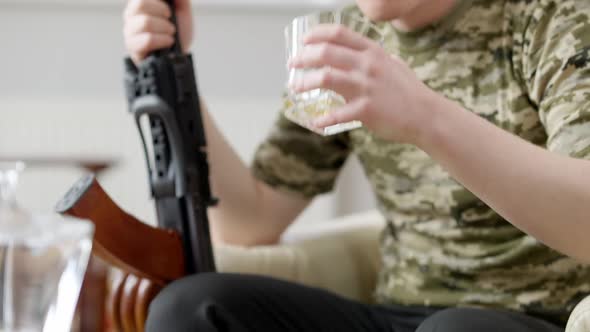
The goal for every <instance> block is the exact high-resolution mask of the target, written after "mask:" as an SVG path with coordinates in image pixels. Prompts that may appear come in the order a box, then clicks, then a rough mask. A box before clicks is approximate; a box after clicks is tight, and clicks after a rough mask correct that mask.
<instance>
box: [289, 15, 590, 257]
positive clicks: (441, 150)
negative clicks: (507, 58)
mask: <svg viewBox="0 0 590 332" xmlns="http://www.w3.org/2000/svg"><path fill="white" fill-rule="evenodd" d="M307 43H308V44H310V45H315V44H317V45H319V46H321V47H310V48H308V49H307V51H304V52H303V54H302V55H300V56H299V57H297V58H295V59H293V60H292V61H291V66H293V67H303V68H305V67H323V66H331V67H334V68H344V69H336V70H330V71H329V72H324V73H322V74H321V75H313V74H309V75H307V76H306V77H304V78H303V80H302V81H301V82H299V83H298V85H296V86H294V87H293V88H294V89H296V90H298V91H306V90H311V89H315V88H326V89H333V90H335V91H337V92H339V93H341V94H342V95H343V96H344V97H345V98H347V100H348V103H347V104H346V105H345V106H343V107H341V109H340V110H338V111H336V112H333V113H331V114H329V115H326V116H325V117H324V118H323V119H319V120H318V121H316V125H317V126H319V127H325V126H328V125H332V124H335V123H340V122H347V121H351V120H360V121H362V122H363V124H364V125H365V126H366V127H367V128H369V129H371V130H372V131H373V132H374V133H375V134H376V135H378V136H380V137H382V138H384V139H387V140H391V141H396V142H406V143H411V144H415V145H417V146H418V147H419V148H421V149H422V150H424V151H426V152H427V153H428V154H429V155H430V156H432V157H433V158H434V159H435V160H436V161H437V162H439V163H440V164H442V166H443V167H444V168H445V169H446V170H447V171H448V172H449V173H450V174H451V175H452V176H453V177H454V178H455V179H457V180H458V181H459V182H460V183H461V184H463V185H464V186H465V187H466V188H468V189H469V190H471V191H472V192H473V193H474V194H475V195H476V196H478V197H479V198H481V199H482V200H483V201H484V202H486V203H487V204H488V205H490V206H491V207H492V208H493V209H494V210H495V211H497V212H498V213H499V214H500V215H502V216H503V217H504V218H505V219H507V220H508V221H510V222H511V223H513V224H514V225H515V226H517V227H519V228H521V229H522V230H524V231H526V232H527V233H529V234H531V235H532V236H534V237H536V238H538V239H540V240H541V241H543V242H544V243H546V244H547V245H549V246H551V247H553V248H555V249H557V250H560V251H561V252H563V253H565V254H567V255H571V256H573V257H576V258H578V259H580V260H583V261H586V262H590V241H588V234H590V161H587V160H579V159H574V158H570V157H565V156H560V155H558V154H556V153H553V152H550V151H547V150H544V149H541V148H539V147H536V146H534V145H532V144H530V143H528V142H526V141H524V140H523V139H521V138H519V137H516V136H514V135H512V134H510V133H508V132H506V131H504V130H503V129H500V128H498V127H496V126H494V125H493V124H491V123H489V122H487V121H485V120H484V119H482V118H480V117H479V116H477V115H475V114H473V113H471V112H469V111H467V110H465V109H464V108H463V107H461V106H460V105H458V104H456V103H455V102H452V101H450V100H448V99H447V98H445V97H444V96H443V95H440V94H438V93H437V92H435V91H432V90H431V89H430V88H428V87H427V86H426V85H424V83H422V82H421V81H420V80H419V79H418V78H417V77H416V75H415V73H414V72H413V71H412V70H411V68H409V67H408V66H407V64H405V63H404V62H403V61H402V60H401V59H399V58H397V57H392V56H391V55H390V54H387V53H386V52H385V51H384V50H383V49H382V48H381V47H380V46H379V45H378V44H376V43H374V42H373V41H370V40H367V39H366V38H364V37H362V36H360V35H358V34H355V33H353V32H351V31H349V30H346V29H344V28H342V27H338V26H325V27H321V28H317V29H315V31H314V32H312V33H311V34H310V35H309V36H308V38H307ZM343 47H346V49H343ZM343 64H345V65H344V66H343ZM339 66H340V67H339ZM582 73H583V71H580V73H579V74H578V75H579V76H576V75H574V74H572V71H567V72H566V73H565V74H564V75H565V76H566V77H568V78H569V79H570V80H573V81H572V83H571V84H564V83H562V85H563V86H565V87H566V88H565V90H564V91H562V92H561V93H558V94H557V95H556V96H557V98H561V97H563V96H564V95H565V96H567V97H568V98H569V99H571V100H574V98H573V96H574V95H572V93H571V92H570V94H567V93H568V91H569V90H571V89H569V90H568V88H567V87H568V86H574V87H579V86H581V87H582V88H585V87H587V85H586V84H587V83H586V82H587V81H583V80H585V79H587V76H586V77H584V76H582ZM557 77H558V79H560V80H562V81H563V80H564V79H565V78H564V77H560V76H557ZM578 77H581V78H580V79H579V80H578V79H577V78H578ZM586 94H587V92H586V91H585V90H581V92H578V95H580V96H577V95H575V96H576V97H577V98H583V97H584V98H585V96H586ZM582 100H585V99H582ZM392 105H394V106H392ZM397 105H403V107H396V106H397ZM562 106H563V105H562ZM588 107H589V103H574V104H570V105H568V109H569V110H570V111H571V114H570V116H569V118H570V121H573V120H571V119H575V118H574V117H572V114H573V115H577V116H579V117H580V119H581V120H584V121H585V122H583V123H586V125H585V127H583V128H585V129H580V128H581V127H579V126H580V125H581V124H580V123H578V124H577V125H578V129H577V130H578V133H579V134H580V135H581V136H582V138H583V139H584V140H583V141H582V143H583V142H587V139H588V138H587V137H588V136H587V135H590V130H589V129H588V128H589V127H590V126H589V125H588V124H587V119H588V118H587V115H585V114H587V112H588V109H587V108H588ZM550 111H551V110H550V109H549V111H547V110H546V111H545V112H549V113H550ZM559 111H560V112H562V111H563V107H562V108H560V109H559ZM546 114H547V113H546ZM560 115H561V116H562V117H563V114H560ZM562 122H563V121H562ZM547 123H548V124H549V123H552V121H551V120H548V121H547ZM564 123H565V122H564ZM563 131H565V132H572V131H573V128H572V127H569V128H564V129H563ZM570 140H571V139H570ZM578 149H580V147H578Z"/></svg>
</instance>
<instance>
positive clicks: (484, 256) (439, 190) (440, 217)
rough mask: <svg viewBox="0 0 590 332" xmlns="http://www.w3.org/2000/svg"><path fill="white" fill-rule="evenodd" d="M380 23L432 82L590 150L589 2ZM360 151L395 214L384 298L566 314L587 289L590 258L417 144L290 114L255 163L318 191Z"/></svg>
mask: <svg viewBox="0 0 590 332" xmlns="http://www.w3.org/2000/svg"><path fill="white" fill-rule="evenodd" d="M351 10H358V9H355V8H353V9H351ZM380 26H381V27H382V28H383V29H384V30H385V31H386V33H387V38H386V41H385V43H384V47H385V48H386V49H387V50H388V51H389V52H391V53H392V54H397V55H399V56H401V57H402V58H403V59H404V60H406V61H407V63H408V64H409V65H410V66H411V67H412V68H413V69H414V70H415V72H416V74H417V75H418V76H419V78H420V79H421V80H422V81H424V82H425V83H426V84H427V85H428V86H430V87H431V88H432V89H434V90H436V91H438V92H439V93H441V94H443V95H444V96H446V97H448V98H450V99H453V100H455V101H458V102H460V103H461V104H462V105H463V106H464V107H465V108H466V109H468V110H470V111H473V112H474V113H476V114H478V115H480V116H482V117H484V118H485V119H487V120H488V121H490V122H492V123H494V124H495V125H497V126H499V127H501V128H503V129H505V130H507V131H509V132H511V133H513V134H515V135H517V136H520V137H521V138H523V139H525V140H527V141H530V142H532V143H534V144H537V145H539V146H543V147H546V148H548V149H549V150H551V151H554V152H556V153H560V154H564V155H569V156H572V157H576V158H585V159H590V107H589V106H590V63H589V61H590V1H587V0H480V1H478V0H473V1H460V2H459V3H458V5H457V7H456V8H455V10H454V12H453V13H452V14H451V15H449V16H448V17H446V18H445V19H443V20H442V21H441V22H438V23H437V24H435V25H433V26H431V27H428V28H425V29H422V30H420V31H414V32H409V33H402V32H399V31H396V30H394V29H393V28H392V26H391V25H390V24H388V23H383V24H380ZM394 106H395V107H403V105H394ZM481 153H486V152H485V151H481ZM350 154H354V155H356V156H358V158H359V159H360V161H361V163H362V164H363V166H364V169H365V172H366V175H367V178H368V179H369V181H370V183H371V185H372V188H373V190H374V192H375V194H376V196H377V198H378V202H379V207H380V210H381V211H382V213H383V214H384V216H385V217H386V218H387V220H388V221H389V222H388V227H387V228H386V229H385V230H384V232H383V236H382V258H383V259H382V260H383V268H382V271H381V274H380V279H379V282H378V287H377V290H376V297H377V300H378V301H379V302H381V303H402V304H408V305H410V304H411V305H429V306H484V307H497V308H507V309H514V310H520V311H525V312H528V313H531V314H538V315H542V316H544V317H546V318H553V319H556V320H558V321H565V319H566V318H567V316H568V314H569V312H570V311H571V310H572V309H573V307H574V305H575V304H576V303H577V302H578V301H579V300H580V299H581V298H583V297H584V295H586V294H588V293H590V268H589V267H588V266H583V265H581V264H579V263H577V262H575V261H574V260H572V259H570V258H567V257H564V256H563V255H561V254H559V253H557V252H555V251H553V250H552V249H550V248H548V247H546V246H544V245H543V244H542V243H540V242H539V241H537V240H536V239H534V238H532V237H531V236H528V235H526V234H524V233H522V232H521V231H519V230H518V229H516V228H515V227H514V226H512V225H511V224H509V223H508V222H507V221H505V220H504V219H503V218H502V217H500V216H499V215H498V214H497V213H496V212H494V211H493V210H492V209H491V208H490V207H488V206H487V205H486V204H485V203H483V202H482V201H481V200H480V199H478V198H477V197H476V196H475V195H473V194H472V193H471V192H469V191H468V190H467V189H465V188H464V187H463V186H462V185H461V184H459V183H457V182H456V181H455V180H454V179H453V178H451V176H450V175H449V174H448V173H447V172H446V171H445V170H444V169H442V167H441V166H440V165H438V164H437V163H436V162H434V161H433V160H432V159H431V158H430V157H429V156H428V155H427V154H426V153H424V152H423V151H421V150H419V149H418V148H416V147H414V146H411V145H406V144H398V143H395V142H385V141H383V140H380V139H379V138H377V137H375V136H373V135H372V134H371V133H370V132H368V131H367V130H365V129H358V130H354V131H351V132H349V133H345V134H341V135H338V136H333V137H322V136H319V135H316V134H313V133H311V132H308V131H306V130H305V129H302V128H300V127H298V126H296V125H294V124H292V123H290V122H288V121H287V120H285V119H284V118H281V119H280V120H279V121H278V123H277V126H276V127H275V128H274V130H273V132H272V133H271V135H270V136H269V138H268V140H267V141H266V142H264V143H263V144H262V145H261V146H260V148H259V150H258V152H257V154H256V157H255V161H254V167H253V169H254V173H255V174H256V175H257V176H258V177H259V178H261V179H263V180H264V181H266V182H267V183H269V184H271V185H273V186H275V187H277V188H281V189H283V190H289V191H294V192H298V193H301V194H303V195H305V196H307V197H312V196H314V195H317V194H320V193H324V192H327V191H329V190H331V188H332V186H333V184H334V180H335V178H336V177H337V174H338V171H339V169H340V167H341V166H342V164H343V162H344V161H345V160H346V158H347V157H348V156H349V155H350ZM506 167H510V165H506ZM539 167H542V165H539ZM480 171H481V172H485V171H486V170H485V169H482V170H480ZM564 172H567V170H564ZM581 204H584V203H582V202H581ZM547 222H559V220H553V221H547Z"/></svg>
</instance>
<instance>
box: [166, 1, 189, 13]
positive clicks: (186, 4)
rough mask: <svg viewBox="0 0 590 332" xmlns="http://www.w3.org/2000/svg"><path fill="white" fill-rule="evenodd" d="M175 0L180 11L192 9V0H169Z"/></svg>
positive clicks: (175, 4)
mask: <svg viewBox="0 0 590 332" xmlns="http://www.w3.org/2000/svg"><path fill="white" fill-rule="evenodd" d="M168 1H174V6H175V7H176V10H178V11H184V10H190V8H191V0H168Z"/></svg>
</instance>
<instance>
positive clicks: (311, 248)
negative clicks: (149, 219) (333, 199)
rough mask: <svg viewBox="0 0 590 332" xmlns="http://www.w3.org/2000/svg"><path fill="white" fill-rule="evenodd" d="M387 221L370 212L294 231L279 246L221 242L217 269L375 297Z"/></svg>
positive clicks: (368, 299) (353, 296)
mask: <svg viewBox="0 0 590 332" xmlns="http://www.w3.org/2000/svg"><path fill="white" fill-rule="evenodd" d="M383 225H384V220H383V218H382V217H381V215H380V214H379V213H378V212H376V211H371V212H367V213H362V214H357V215H352V216H348V217H344V218H339V219H337V220H333V221H329V222H323V223H321V224H317V225H306V227H305V228H303V227H301V228H299V229H294V230H291V231H289V232H287V233H286V235H285V236H284V237H283V239H282V243H281V244H279V245H273V246H259V247H251V248H245V247H238V246H231V245H220V246H216V248H215V259H216V262H217V268H218V270H219V271H221V272H235V273H252V274H261V275H267V276H272V277H275V278H280V279H284V280H289V281H293V282H297V283H301V284H305V285H308V286H313V287H319V288H323V289H327V290H330V291H333V292H335V293H337V294H340V295H342V296H344V297H348V298H351V299H355V300H359V301H363V302H371V300H372V293H373V290H374V287H375V282H376V280H377V271H378V270H379V262H380V260H379V234H380V232H381V229H382V228H383Z"/></svg>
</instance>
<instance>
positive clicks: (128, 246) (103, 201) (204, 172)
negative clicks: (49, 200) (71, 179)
mask: <svg viewBox="0 0 590 332" xmlns="http://www.w3.org/2000/svg"><path fill="white" fill-rule="evenodd" d="M167 2H168V4H169V5H170V6H171V7H172V8H174V7H173V6H174V0H168V1H167ZM173 12H174V11H173ZM172 20H173V22H174V23H175V24H176V22H175V17H173V18H172ZM125 81H126V88H127V96H128V100H129V105H130V111H131V113H132V114H133V115H134V117H135V121H136V123H137V126H138V128H139V131H140V134H141V138H142V142H143V145H144V151H145V156H146V160H147V167H148V171H149V183H150V187H151V193H152V196H153V198H154V200H155V204H156V210H157V216H158V226H159V228H153V227H150V226H147V225H145V224H143V223H141V222H139V221H137V220H136V219H135V218H133V217H132V216H130V215H128V214H127V213H125V212H123V211H122V210H121V209H120V208H119V207H118V206H117V205H116V204H115V203H114V202H113V201H112V200H111V199H110V198H109V196H108V195H107V194H106V193H105V192H104V191H103V190H102V188H101V187H100V185H99V184H98V182H97V181H96V179H95V178H94V177H93V176H88V177H85V178H83V179H81V180H80V181H78V183H76V185H74V187H73V188H72V189H71V190H70V191H69V192H68V194H66V196H65V197H64V199H62V201H61V202H60V203H59V204H58V207H57V209H58V211H59V212H61V213H64V214H68V215H73V216H76V217H81V218H86V219H90V220H92V221H93V222H94V223H95V225H96V234H95V252H96V253H97V254H99V255H100V256H102V257H103V258H104V259H106V260H107V261H108V262H110V263H113V264H115V265H117V266H118V267H120V268H122V269H123V270H126V271H128V272H131V273H133V274H136V275H138V276H140V277H143V278H148V279H150V280H152V281H155V282H156V283H160V284H165V283H167V282H169V281H171V280H174V279H176V278H179V277H181V276H183V275H186V274H193V273H199V272H211V271H214V270H215V263H214V259H213V251H212V246H211V239H210V234H209V223H208V218H207V208H208V207H209V206H212V205H214V204H215V202H216V200H215V199H214V198H213V197H212V195H211V190H210V184H209V166H208V163H207V154H206V146H207V144H206V141H205V132H204V126H203V121H202V117H201V111H200V104H199V95H198V92H197V85H196V80H195V75H194V70H193V63H192V58H191V56H190V55H186V54H183V52H182V47H181V45H180V42H179V38H178V33H177V35H176V42H175V44H174V46H173V47H172V48H170V49H165V50H160V51H158V52H155V53H154V54H151V55H150V56H149V57H147V59H145V60H144V61H143V62H142V63H140V64H139V65H138V66H135V65H134V64H133V62H132V61H131V60H129V59H127V60H126V78H125Z"/></svg>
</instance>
